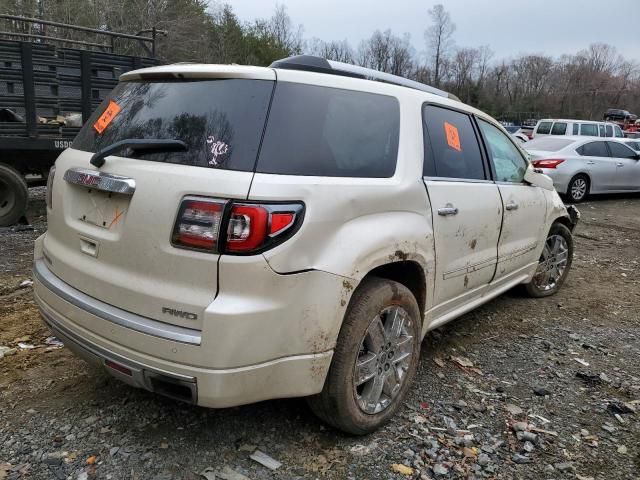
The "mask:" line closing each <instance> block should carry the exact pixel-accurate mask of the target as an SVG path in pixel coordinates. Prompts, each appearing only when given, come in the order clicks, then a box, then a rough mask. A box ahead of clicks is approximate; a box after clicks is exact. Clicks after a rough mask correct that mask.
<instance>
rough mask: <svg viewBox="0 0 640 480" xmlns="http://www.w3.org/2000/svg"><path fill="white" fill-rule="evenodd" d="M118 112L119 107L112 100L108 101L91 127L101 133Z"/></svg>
mask: <svg viewBox="0 0 640 480" xmlns="http://www.w3.org/2000/svg"><path fill="white" fill-rule="evenodd" d="M118 112H120V107H119V106H118V104H117V103H116V102H114V101H113V100H111V101H109V105H107V108H106V109H105V111H104V113H103V114H102V115H100V118H98V120H97V121H96V123H94V124H93V128H95V129H96V132H98V133H102V132H104V129H105V128H107V127H108V126H109V124H110V123H111V120H113V119H114V118H115V116H116V115H117V114H118Z"/></svg>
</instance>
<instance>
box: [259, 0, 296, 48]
mask: <svg viewBox="0 0 640 480" xmlns="http://www.w3.org/2000/svg"><path fill="white" fill-rule="evenodd" d="M267 27H268V29H269V32H270V33H271V36H272V37H273V39H274V40H275V41H276V42H277V43H278V45H279V46H280V47H282V48H283V49H284V50H286V51H287V52H289V55H298V54H300V53H302V45H303V41H302V34H303V28H302V25H298V26H297V27H295V26H294V25H293V22H292V20H291V17H290V16H289V14H288V13H287V7H286V6H285V5H282V4H278V5H276V10H275V12H274V13H273V16H272V17H271V18H270V19H269V20H268V22H267Z"/></svg>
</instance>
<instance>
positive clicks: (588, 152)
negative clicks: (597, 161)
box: [576, 142, 609, 157]
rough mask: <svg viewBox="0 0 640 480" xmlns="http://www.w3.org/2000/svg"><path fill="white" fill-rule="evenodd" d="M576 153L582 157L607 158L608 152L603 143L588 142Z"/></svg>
mask: <svg viewBox="0 0 640 480" xmlns="http://www.w3.org/2000/svg"><path fill="white" fill-rule="evenodd" d="M576 151H577V152H578V153H579V154H580V155H582V156H584V157H608V156H609V151H608V150H607V146H606V145H605V143H604V142H589V143H585V144H584V145H582V146H581V147H579V148H577V149H576Z"/></svg>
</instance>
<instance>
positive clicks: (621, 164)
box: [616, 163, 624, 167]
mask: <svg viewBox="0 0 640 480" xmlns="http://www.w3.org/2000/svg"><path fill="white" fill-rule="evenodd" d="M616 165H617V166H619V167H624V163H616Z"/></svg>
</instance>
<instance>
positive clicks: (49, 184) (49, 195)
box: [45, 165, 56, 209]
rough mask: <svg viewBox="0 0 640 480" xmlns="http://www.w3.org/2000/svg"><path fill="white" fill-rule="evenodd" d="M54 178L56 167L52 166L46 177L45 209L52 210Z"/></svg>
mask: <svg viewBox="0 0 640 480" xmlns="http://www.w3.org/2000/svg"><path fill="white" fill-rule="evenodd" d="M55 176H56V166H55V165H54V166H52V167H51V169H50V170H49V176H48V177H47V196H46V200H45V203H46V204H47V208H49V209H51V208H53V179H54V177H55Z"/></svg>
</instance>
